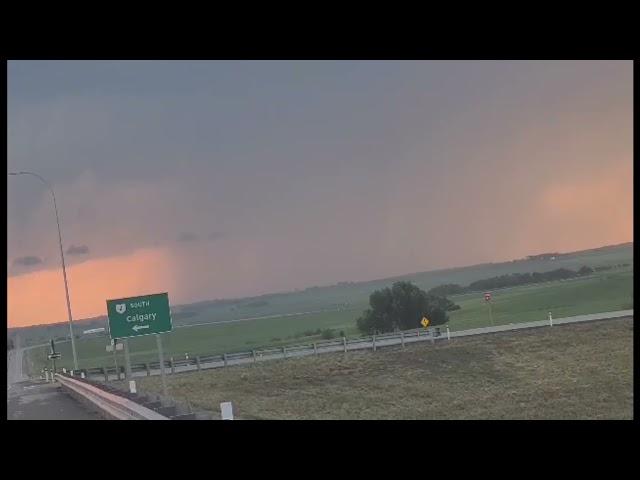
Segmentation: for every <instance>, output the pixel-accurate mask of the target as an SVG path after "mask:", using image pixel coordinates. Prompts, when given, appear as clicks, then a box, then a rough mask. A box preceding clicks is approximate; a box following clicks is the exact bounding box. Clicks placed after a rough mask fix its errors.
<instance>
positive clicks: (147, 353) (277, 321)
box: [29, 270, 633, 371]
mask: <svg viewBox="0 0 640 480" xmlns="http://www.w3.org/2000/svg"><path fill="white" fill-rule="evenodd" d="M451 299H452V300H453V301H454V302H456V303H458V304H459V305H460V306H461V307H462V308H461V309H460V310H457V311H454V312H451V313H450V317H451V319H450V322H449V325H450V328H451V329H452V330H454V331H455V330H464V329H468V328H477V327H482V326H487V325H490V320H489V313H488V306H487V304H486V303H485V301H484V299H483V296H482V294H467V295H460V296H453V297H451ZM364 308H366V304H365V303H362V304H360V305H357V306H355V307H354V308H353V309H350V310H342V311H328V312H323V313H314V314H309V315H297V316H286V317H277V318H269V319H257V320H250V321H245V322H238V323H226V324H219V325H216V324H212V325H204V326H194V327H184V328H176V329H175V330H174V331H173V332H171V333H170V334H165V335H163V347H164V350H165V352H166V353H165V354H166V356H167V357H168V356H175V357H176V358H178V357H180V358H184V355H185V353H189V354H190V355H191V356H195V355H200V354H216V353H231V352H233V351H248V350H252V349H254V348H260V347H266V346H279V345H286V344H296V343H307V342H313V341H319V340H320V339H321V337H320V336H319V335H312V336H305V335H304V332H305V331H308V330H314V331H315V330H316V329H318V328H320V329H325V328H332V329H334V331H335V332H337V333H339V332H340V331H344V333H345V335H346V336H348V337H351V336H359V335H360V334H359V333H358V331H357V329H356V324H355V320H356V318H357V317H358V316H359V315H360V314H361V313H362V310H363V309H364ZM630 308H633V272H632V271H630V270H627V271H621V272H616V273H603V274H598V275H593V276H590V277H587V278H579V279H572V280H566V281H557V282H549V283H545V284H539V285H531V286H522V287H516V288H510V289H504V290H498V291H495V292H494V293H493V298H492V309H493V312H492V313H493V321H494V324H496V325H498V324H506V323H519V322H528V321H532V320H544V319H546V318H547V312H548V311H551V312H552V314H553V316H554V317H555V318H560V317H565V316H571V315H581V314H585V313H599V312H607V311H614V310H625V309H630ZM107 343H108V341H107V338H106V337H97V338H91V339H88V338H85V339H81V340H79V341H77V342H76V348H77V349H78V359H79V363H80V366H81V367H82V368H92V367H100V366H104V365H113V354H111V353H107V352H106V350H105V347H106V344H107ZM129 346H130V351H131V362H132V363H139V362H146V361H155V360H157V358H158V357H157V351H156V343H155V338H153V337H152V336H146V337H139V338H134V339H130V340H129ZM58 349H59V351H60V352H61V353H62V359H61V361H60V362H59V364H58V365H59V366H60V367H66V368H71V367H72V366H73V363H72V358H73V357H72V355H71V344H70V343H69V342H66V343H60V344H58ZM47 353H48V348H47V347H40V348H36V349H33V350H31V351H29V354H30V359H29V360H30V362H31V363H32V364H33V369H34V371H39V369H41V368H43V367H44V366H46V365H48V362H49V361H48V360H47V357H46V355H47ZM117 361H118V362H119V364H120V365H123V362H124V356H123V353H122V352H118V360H117Z"/></svg>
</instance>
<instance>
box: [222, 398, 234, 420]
mask: <svg viewBox="0 0 640 480" xmlns="http://www.w3.org/2000/svg"><path fill="white" fill-rule="evenodd" d="M220 410H221V412H222V420H233V406H232V405H231V402H222V403H221V404H220Z"/></svg>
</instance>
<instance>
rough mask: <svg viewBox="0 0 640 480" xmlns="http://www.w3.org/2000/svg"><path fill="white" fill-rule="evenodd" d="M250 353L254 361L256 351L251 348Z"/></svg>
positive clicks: (254, 361)
mask: <svg viewBox="0 0 640 480" xmlns="http://www.w3.org/2000/svg"><path fill="white" fill-rule="evenodd" d="M251 355H252V356H253V363H256V362H257V360H256V351H255V350H251Z"/></svg>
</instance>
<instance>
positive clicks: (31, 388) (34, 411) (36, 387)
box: [7, 380, 102, 420]
mask: <svg viewBox="0 0 640 480" xmlns="http://www.w3.org/2000/svg"><path fill="white" fill-rule="evenodd" d="M101 418H102V417H100V415H98V413H97V412H92V411H90V410H89V409H88V407H85V406H84V405H82V404H80V403H79V402H78V401H76V400H75V399H73V398H72V397H71V396H69V395H67V394H66V393H65V392H64V391H63V390H62V387H61V386H60V384H58V383H46V382H44V381H42V380H35V381H32V380H27V381H23V382H18V383H13V384H11V385H9V386H8V387H7V419H8V420H100V419H101Z"/></svg>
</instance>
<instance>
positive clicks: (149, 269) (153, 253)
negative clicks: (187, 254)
mask: <svg viewBox="0 0 640 480" xmlns="http://www.w3.org/2000/svg"><path fill="white" fill-rule="evenodd" d="M171 271H172V268H171V261H170V256H169V253H168V251H167V250H165V249H153V250H140V251H137V252H135V253H133V254H131V255H126V256H120V257H113V258H102V259H96V260H89V261H86V262H83V263H80V264H77V265H73V266H71V267H68V268H67V278H68V282H69V296H70V298H71V311H72V314H73V318H74V319H82V318H89V317H95V316H99V315H106V300H107V299H110V298H121V297H129V296H136V295H142V294H145V293H156V292H170V291H171V290H172V281H173V280H172V279H173V276H172V275H171ZM7 318H8V325H9V327H21V326H27V325H35V324H46V323H56V322H63V321H66V320H67V307H66V300H65V293H64V282H63V278H62V269H61V268H58V269H55V270H43V271H38V272H33V273H29V274H25V275H19V276H13V277H8V279H7Z"/></svg>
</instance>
